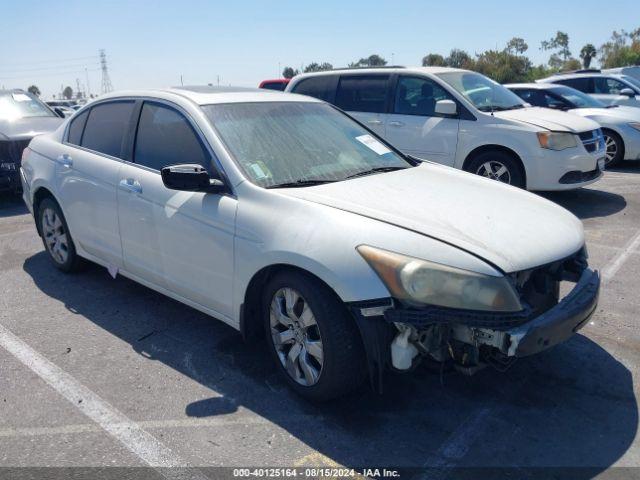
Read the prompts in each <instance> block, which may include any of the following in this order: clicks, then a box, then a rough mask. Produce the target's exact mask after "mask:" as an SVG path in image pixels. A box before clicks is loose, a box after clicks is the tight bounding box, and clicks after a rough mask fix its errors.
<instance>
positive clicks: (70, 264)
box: [38, 198, 82, 272]
mask: <svg viewBox="0 0 640 480" xmlns="http://www.w3.org/2000/svg"><path fill="white" fill-rule="evenodd" d="M38 218H39V224H40V232H41V233H42V243H43V244H44V248H45V250H46V251H47V253H48V254H49V259H50V260H51V261H52V262H53V264H54V265H55V266H56V268H58V269H59V270H62V271H63V272H72V271H75V270H77V269H78V268H79V267H80V266H81V264H82V259H81V258H80V257H79V256H78V254H77V253H76V248H75V245H74V244H73V239H72V238H71V234H70V233H69V227H68V226H67V222H66V220H65V218H64V215H63V214H62V210H60V207H59V206H58V204H57V203H56V202H55V201H53V200H52V199H50V198H45V199H44V200H43V201H42V202H41V203H40V205H39V207H38Z"/></svg>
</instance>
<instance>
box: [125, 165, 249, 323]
mask: <svg viewBox="0 0 640 480" xmlns="http://www.w3.org/2000/svg"><path fill="white" fill-rule="evenodd" d="M120 176H121V179H122V180H124V181H125V183H128V184H129V185H132V187H128V186H124V185H123V186H122V187H121V188H119V189H118V212H119V217H120V232H121V237H122V248H123V250H124V266H125V269H126V270H127V271H129V272H131V273H132V274H134V275H136V276H139V277H141V278H143V279H144V280H147V281H149V282H151V283H154V284H156V285H158V286H160V287H163V288H167V289H169V290H171V291H172V292H175V293H177V294H178V295H180V296H182V297H184V298H186V299H188V300H191V301H193V302H196V303H198V304H199V305H202V306H204V307H206V308H209V309H212V310H215V311H216V312H219V313H222V314H224V315H228V316H231V314H232V304H231V300H232V284H233V281H232V280H233V234H234V221H235V210H236V204H237V202H236V200H235V199H234V198H231V197H227V196H223V195H215V194H205V193H200V192H182V191H176V190H169V189H167V188H166V187H165V186H164V185H163V183H162V178H161V177H160V174H159V173H158V172H155V171H150V170H147V169H144V168H140V167H138V166H134V165H128V164H126V165H124V166H123V168H122V172H121V175H120Z"/></svg>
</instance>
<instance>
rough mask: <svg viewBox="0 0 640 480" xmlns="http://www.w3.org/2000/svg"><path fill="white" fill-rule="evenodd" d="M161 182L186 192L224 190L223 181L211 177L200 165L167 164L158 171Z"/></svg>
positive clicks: (219, 191) (216, 191) (172, 188)
mask: <svg viewBox="0 0 640 480" xmlns="http://www.w3.org/2000/svg"><path fill="white" fill-rule="evenodd" d="M160 175H161V176H162V183H164V186H165V187H167V188H170V189H171V190H182V191H186V192H208V193H221V192H223V191H225V190H226V186H225V184H224V182H222V181H221V180H218V179H217V178H211V177H210V176H209V173H208V172H207V170H206V169H205V168H204V167H203V166H202V165H197V164H181V165H169V166H168V167H164V168H163V169H162V170H161V171H160Z"/></svg>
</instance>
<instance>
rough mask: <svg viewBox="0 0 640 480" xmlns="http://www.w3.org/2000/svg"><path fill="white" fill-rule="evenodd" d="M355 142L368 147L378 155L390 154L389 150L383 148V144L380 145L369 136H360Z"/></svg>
mask: <svg viewBox="0 0 640 480" xmlns="http://www.w3.org/2000/svg"><path fill="white" fill-rule="evenodd" d="M356 140H358V141H359V142H360V143H362V144H363V145H366V146H367V147H369V148H370V149H371V150H373V151H374V152H376V153H377V154H378V155H384V154H385V153H390V152H391V150H389V149H388V148H387V147H385V146H384V144H382V143H380V142H379V141H378V140H376V139H375V138H373V137H372V136H371V135H360V136H359V137H356Z"/></svg>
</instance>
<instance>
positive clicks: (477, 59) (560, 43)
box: [282, 28, 640, 83]
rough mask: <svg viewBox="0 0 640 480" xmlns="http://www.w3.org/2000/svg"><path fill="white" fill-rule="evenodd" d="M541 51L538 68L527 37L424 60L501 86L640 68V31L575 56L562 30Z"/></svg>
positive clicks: (290, 73) (286, 73)
mask: <svg viewBox="0 0 640 480" xmlns="http://www.w3.org/2000/svg"><path fill="white" fill-rule="evenodd" d="M539 48H540V50H542V51H545V52H548V53H549V59H548V61H547V63H546V64H541V65H534V64H533V62H531V60H530V59H529V58H528V57H527V55H526V52H527V51H528V50H529V45H528V44H527V42H526V41H525V40H524V39H523V38H520V37H514V38H512V39H511V40H509V41H508V42H507V44H506V45H505V46H504V48H502V49H495V50H492V49H490V50H486V51H484V52H482V53H475V54H474V55H471V54H469V53H468V52H466V51H464V50H461V49H458V48H454V49H452V50H451V51H450V52H449V55H447V56H443V55H440V54H438V53H428V54H427V55H425V56H424V57H423V58H422V65H423V66H445V67H454V68H464V69H468V70H474V71H477V72H480V73H482V74H484V75H486V76H488V77H490V78H493V79H494V80H496V81H497V82H500V83H509V82H527V81H533V80H536V79H538V78H543V77H547V76H549V75H552V74H554V73H557V72H560V71H566V70H578V69H581V68H591V67H592V66H593V61H594V60H598V62H599V63H600V66H601V67H602V68H615V67H624V66H628V65H640V28H637V29H635V30H633V31H631V32H626V31H625V30H621V31H614V32H613V33H612V34H611V38H610V39H609V41H607V42H605V43H604V44H602V45H601V46H600V48H596V47H595V45H593V44H592V43H587V44H586V45H584V46H583V47H582V48H581V49H580V52H579V54H578V57H575V56H574V55H573V52H572V50H571V48H570V45H569V35H568V34H567V33H565V32H561V31H558V32H556V34H555V36H553V37H552V38H550V39H549V40H544V41H543V42H541V44H540V47H539ZM384 65H387V61H386V60H385V59H384V58H383V57H381V56H380V55H375V54H374V55H370V56H369V57H366V58H361V59H359V60H357V61H355V62H352V63H350V64H349V65H348V66H349V67H350V68H353V67H379V66H384ZM331 69H333V65H331V64H330V63H328V62H322V63H317V62H313V63H310V64H309V65H307V66H306V67H305V68H304V69H302V71H303V72H304V73H307V72H317V71H322V70H331ZM299 73H300V71H299V70H296V69H294V68H292V67H285V69H284V70H283V71H282V76H283V77H284V78H292V77H294V76H295V75H297V74H299Z"/></svg>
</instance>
